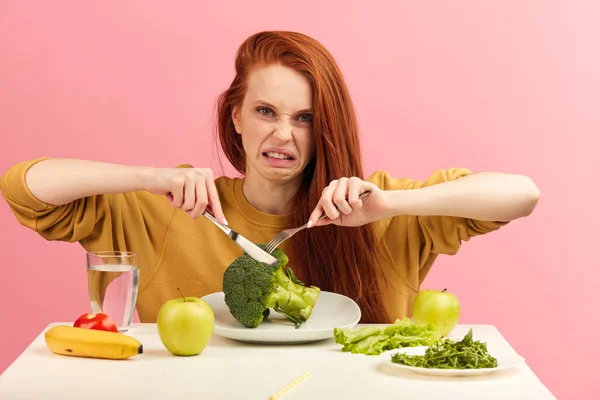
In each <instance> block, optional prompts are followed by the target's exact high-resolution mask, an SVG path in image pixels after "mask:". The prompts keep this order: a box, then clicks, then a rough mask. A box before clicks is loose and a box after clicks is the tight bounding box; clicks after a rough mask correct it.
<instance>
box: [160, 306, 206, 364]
mask: <svg viewBox="0 0 600 400" xmlns="http://www.w3.org/2000/svg"><path fill="white" fill-rule="evenodd" d="M156 325H157V328H158V335H159V336H160V340H161V341H162V343H163V345H164V346H165V347H166V349H167V350H169V351H170V352H171V353H172V354H174V355H177V356H195V355H198V354H200V353H201V352H202V351H203V350H204V348H205V347H206V346H207V345H208V342H209V341H210V339H211V338H212V336H213V332H214V328H215V314H214V313H213V310H212V308H211V307H210V306H209V305H208V303H207V302H205V301H204V300H202V299H199V298H197V297H183V295H182V297H181V298H177V299H172V300H168V301H166V302H165V303H164V304H163V305H162V306H161V308H160V310H158V315H157V317H156Z"/></svg>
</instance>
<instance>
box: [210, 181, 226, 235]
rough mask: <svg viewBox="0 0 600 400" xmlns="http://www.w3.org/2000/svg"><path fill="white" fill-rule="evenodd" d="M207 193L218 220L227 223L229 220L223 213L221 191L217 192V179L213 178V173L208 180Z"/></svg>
mask: <svg viewBox="0 0 600 400" xmlns="http://www.w3.org/2000/svg"><path fill="white" fill-rule="evenodd" d="M206 194H207V201H208V204H209V205H210V208H211V210H212V211H213V215H214V216H215V218H216V219H217V221H219V222H221V223H222V224H223V225H227V220H226V219H225V214H224V213H223V209H222V208H221V202H220V201H219V192H217V187H216V186H215V181H214V180H213V179H212V174H211V179H207V180H206Z"/></svg>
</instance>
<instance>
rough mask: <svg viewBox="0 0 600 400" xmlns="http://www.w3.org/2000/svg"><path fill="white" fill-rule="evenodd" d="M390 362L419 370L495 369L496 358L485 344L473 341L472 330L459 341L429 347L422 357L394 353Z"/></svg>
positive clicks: (447, 341)
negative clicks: (418, 368)
mask: <svg viewBox="0 0 600 400" xmlns="http://www.w3.org/2000/svg"><path fill="white" fill-rule="evenodd" d="M392 362H394V363H396V364H403V365H408V366H411V367H421V368H441V369H479V368H495V367H497V366H498V361H497V360H496V358H494V357H492V356H491V355H490V354H489V353H488V350H487V344H486V343H483V342H481V341H478V340H473V330H472V329H470V330H469V332H468V333H467V334H466V335H465V336H464V338H463V339H462V340H460V341H452V340H442V341H440V342H439V343H436V344H435V345H433V346H429V347H428V348H427V350H426V351H425V354H424V355H407V354H402V353H395V354H393V355H392Z"/></svg>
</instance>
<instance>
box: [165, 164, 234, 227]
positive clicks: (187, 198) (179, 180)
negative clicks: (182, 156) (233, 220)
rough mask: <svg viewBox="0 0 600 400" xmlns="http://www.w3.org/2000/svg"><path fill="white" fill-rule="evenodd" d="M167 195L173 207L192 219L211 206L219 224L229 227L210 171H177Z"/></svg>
mask: <svg viewBox="0 0 600 400" xmlns="http://www.w3.org/2000/svg"><path fill="white" fill-rule="evenodd" d="M177 173H178V175H177V176H176V177H174V178H172V179H171V184H170V191H169V192H168V193H167V194H166V197H167V199H168V200H169V203H170V204H171V206H173V207H176V208H180V209H181V210H183V211H185V213H186V214H187V215H188V216H190V217H191V218H198V217H200V216H201V215H202V213H203V212H204V210H205V209H206V208H207V207H208V206H210V208H211V209H212V212H213V214H214V216H215V218H217V220H218V221H219V222H221V223H222V224H225V225H227V220H226V219H225V215H224V214H223V210H222V208H221V203H220V201H219V194H218V191H217V187H216V186H215V182H214V180H213V174H212V171H211V170H210V169H205V168H195V169H192V168H190V169H181V170H177Z"/></svg>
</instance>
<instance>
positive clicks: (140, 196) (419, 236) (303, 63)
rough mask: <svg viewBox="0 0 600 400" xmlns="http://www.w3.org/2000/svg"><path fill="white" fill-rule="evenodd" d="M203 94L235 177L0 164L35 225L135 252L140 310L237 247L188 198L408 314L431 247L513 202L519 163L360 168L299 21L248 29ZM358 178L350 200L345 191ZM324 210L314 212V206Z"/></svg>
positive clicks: (217, 282)
mask: <svg viewBox="0 0 600 400" xmlns="http://www.w3.org/2000/svg"><path fill="white" fill-rule="evenodd" d="M235 67H236V76H235V79H234V81H233V82H232V84H231V86H230V88H229V89H228V90H226V91H225V92H224V93H223V94H222V96H221V97H220V99H219V108H218V135H219V139H220V143H221V146H222V148H223V150H224V153H225V154H226V155H227V157H228V159H229V161H230V162H231V163H232V164H233V166H234V167H235V168H236V169H237V170H238V171H239V172H240V173H242V174H243V178H229V177H220V178H218V179H214V178H213V173H212V172H211V171H210V170H209V169H206V168H194V167H192V166H190V165H182V166H180V167H178V168H149V167H138V166H126V165H115V164H108V163H102V162H94V161H86V160H71V159H36V160H32V161H28V162H23V163H20V164H17V165H15V166H13V167H12V168H11V169H10V170H9V171H8V172H7V173H6V174H5V176H4V177H3V179H2V183H1V188H2V193H3V195H4V196H5V198H6V200H7V202H8V204H9V205H10V207H11V209H12V210H13V212H14V214H15V215H16V217H17V218H18V219H19V221H20V222H21V223H22V224H23V225H24V226H26V227H29V228H31V229H34V230H35V231H37V232H38V233H39V234H40V235H41V236H42V237H44V238H46V239H48V240H62V241H69V242H75V241H78V242H80V243H81V245H82V246H83V247H84V248H85V249H86V250H88V251H98V250H131V251H137V252H141V253H142V255H143V256H142V259H143V262H142V268H141V274H140V281H141V283H140V289H139V297H138V303H137V309H138V313H139V316H140V319H141V321H143V322H152V321H155V318H156V314H157V312H158V309H159V307H160V306H161V305H162V304H163V303H164V302H165V301H166V300H168V299H171V298H175V297H178V296H179V293H178V292H177V288H178V287H179V288H181V290H182V291H183V292H184V293H185V294H186V295H190V296H203V295H206V294H208V293H212V292H216V291H220V290H221V279H222V275H223V272H224V270H225V269H226V268H227V266H228V265H229V264H230V262H231V261H232V260H233V259H234V258H235V257H237V256H239V255H240V254H241V250H240V249H239V248H238V247H237V246H236V245H235V244H234V243H233V242H232V241H231V240H230V239H228V238H227V237H226V236H225V235H223V233H222V232H221V231H220V230H218V228H216V227H215V226H214V225H213V224H212V223H211V222H209V221H208V220H207V219H205V218H202V217H201V214H202V212H203V211H204V210H205V208H206V207H207V206H209V207H210V208H211V209H212V212H213V213H214V214H215V216H216V217H217V218H218V219H219V220H220V221H222V222H223V223H226V224H227V223H228V224H229V225H230V226H231V227H232V228H234V229H236V230H237V231H239V232H240V233H241V234H243V235H245V236H246V237H248V238H249V239H251V240H253V241H254V242H255V243H266V242H268V241H269V240H270V239H271V238H272V237H273V236H274V235H275V234H277V233H278V232H279V231H281V230H282V229H285V228H288V227H296V226H299V225H302V224H304V223H306V222H308V223H309V224H310V225H311V228H310V229H306V230H304V231H302V232H301V233H299V234H297V235H296V236H294V237H293V239H291V240H289V241H288V242H286V243H284V244H283V245H282V248H283V250H284V251H285V252H286V253H287V254H288V256H289V257H290V264H289V265H290V266H291V267H292V268H293V269H294V270H295V272H296V274H297V275H298V277H299V278H300V279H302V280H304V281H305V282H307V283H310V284H312V285H316V286H319V287H320V288H321V289H323V290H328V291H334V292H338V293H342V294H345V295H347V296H349V297H351V298H353V299H355V300H356V301H357V302H358V304H359V305H360V307H361V309H362V314H363V320H362V322H383V323H385V322H391V321H393V320H395V319H396V318H402V317H404V316H408V315H409V314H410V308H411V305H412V301H413V299H414V297H415V295H416V294H417V293H418V290H419V286H420V283H421V282H422V281H423V279H424V278H425V276H426V275H427V273H428V272H429V270H430V268H431V266H432V264H433V262H434V260H435V258H436V256H437V255H438V254H455V253H456V252H457V251H458V249H459V247H460V246H461V242H463V241H465V240H469V238H471V237H473V236H475V235H481V234H484V233H487V232H491V231H494V230H496V229H498V228H500V227H501V226H503V225H505V224H507V223H508V222H509V221H511V220H513V219H516V218H520V217H524V216H527V215H529V214H530V213H531V212H532V211H533V209H534V208H535V206H536V204H537V201H538V198H539V192H538V189H537V188H536V186H535V184H534V183H533V182H532V181H531V180H530V179H529V178H527V177H524V176H519V175H508V174H500V173H478V174H473V173H471V172H470V171H468V170H466V169H460V168H456V169H450V170H437V171H435V172H434V173H432V174H431V176H430V177H429V178H428V179H427V180H426V181H424V182H420V181H413V180H411V179H398V178H394V177H392V176H390V175H389V174H388V173H387V172H385V171H378V172H376V173H374V174H372V175H371V176H370V177H368V178H363V169H362V164H361V154H360V145H359V134H358V129H357V124H356V117H355V114H354V111H353V108H352V102H351V99H350V96H349V93H348V90H347V88H346V85H345V83H344V80H343V78H342V74H341V73H340V71H339V69H338V67H337V65H336V63H335V61H334V59H333V58H332V57H331V55H330V54H329V53H328V51H327V50H326V49H325V48H324V47H323V46H322V45H321V44H320V43H318V42H316V41H315V40H313V39H312V38H310V37H307V36H305V35H302V34H298V33H290V32H262V33H258V34H255V35H253V36H251V37H250V38H248V39H247V40H246V41H245V42H244V43H243V44H242V45H241V47H240V49H239V51H238V54H237V58H236V63H235ZM365 190H369V191H371V193H370V195H369V196H368V197H366V198H364V199H363V200H359V199H358V195H359V194H360V193H361V192H363V191H365ZM322 213H325V214H326V215H327V216H328V218H327V219H324V220H322V221H319V222H317V220H318V217H319V216H320V215H321V214H322Z"/></svg>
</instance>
